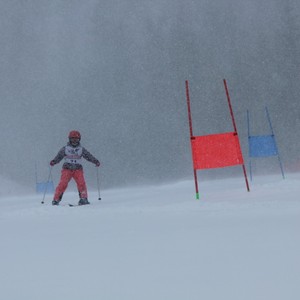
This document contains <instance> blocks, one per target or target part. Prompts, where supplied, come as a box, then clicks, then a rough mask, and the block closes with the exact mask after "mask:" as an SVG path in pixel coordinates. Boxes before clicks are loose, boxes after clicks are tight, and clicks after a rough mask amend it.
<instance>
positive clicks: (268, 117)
mask: <svg viewBox="0 0 300 300" xmlns="http://www.w3.org/2000/svg"><path fill="white" fill-rule="evenodd" d="M265 109H266V115H267V119H268V122H269V125H270V129H271V133H272V136H273V138H274V142H275V147H276V151H277V157H278V162H279V166H280V170H281V174H282V178H283V179H285V176H284V172H283V167H282V163H281V159H280V155H279V151H278V147H277V142H276V139H275V135H274V131H273V126H272V123H271V119H270V115H269V111H268V108H267V107H265Z"/></svg>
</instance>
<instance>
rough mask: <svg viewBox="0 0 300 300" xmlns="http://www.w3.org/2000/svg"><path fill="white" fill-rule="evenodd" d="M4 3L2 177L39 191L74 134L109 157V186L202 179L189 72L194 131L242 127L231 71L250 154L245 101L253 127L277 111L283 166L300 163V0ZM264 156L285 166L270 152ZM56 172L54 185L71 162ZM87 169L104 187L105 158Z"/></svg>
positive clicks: (0, 33)
mask: <svg viewBox="0 0 300 300" xmlns="http://www.w3.org/2000/svg"><path fill="white" fill-rule="evenodd" d="M0 7H1V9H0V40H1V47H0V62H1V71H0V79H1V80H0V97H1V110H0V114H1V118H0V128H1V131H0V137H1V144H0V145H1V146H0V147H1V160H0V165H1V173H2V175H3V176H5V177H8V178H10V179H13V180H16V181H18V182H22V183H24V184H27V185H32V186H33V185H34V181H35V174H34V169H35V164H37V166H38V175H39V177H40V178H39V179H40V180H45V179H46V178H47V175H48V163H49V161H50V160H51V159H52V158H53V157H54V156H55V155H56V153H57V152H58V150H59V149H60V148H61V147H62V146H64V144H65V143H66V142H67V135H68V132H69V131H70V130H72V129H76V130H79V131H80V132H81V134H82V145H83V146H85V147H86V148H87V149H88V150H89V151H90V152H91V153H92V154H94V155H95V156H96V157H97V158H99V159H100V161H101V163H102V167H101V169H100V170H101V171H100V172H101V182H102V183H101V185H102V187H112V186H113V187H115V186H121V185H125V184H134V183H152V182H154V183H156V182H162V181H170V180H177V179H186V178H192V160H191V153H190V141H189V129H188V120H187V109H186V100H185V80H186V79H188V80H189V83H190V96H191V102H192V113H193V125H194V133H195V135H204V134H210V133H217V132H224V131H231V130H232V124H231V120H230V115H229V111H228V107H227V102H226V96H225V92H224V88H223V82H222V80H223V78H226V79H227V83H228V87H229V92H230V95H231V101H232V105H233V110H234V113H235V117H236V123H237V128H238V132H239V135H240V140H241V145H242V150H243V154H244V158H245V160H246V163H247V156H248V154H247V147H248V141H247V120H246V110H247V109H249V110H250V113H251V117H252V118H253V124H252V126H253V127H252V132H253V133H256V134H264V133H266V134H268V133H269V128H268V126H267V125H266V123H265V119H264V118H265V116H264V107H265V106H267V107H268V109H269V112H270V117H271V120H272V122H273V127H274V132H275V135H276V138H277V142H278V146H279V151H280V153H281V157H282V160H283V165H284V167H285V168H286V169H287V168H291V169H292V168H295V165H297V163H298V164H299V146H300V141H299V129H300V119H299V108H300V103H299V99H298V97H299V94H300V85H299V82H300V81H299V79H300V75H299V70H300V53H299V47H300V41H299V39H300V26H299V25H300V4H299V1H296V0H285V1H283V0H272V1H271V0H268V1H261V0H244V1H239V0H228V1H223V0H216V1H207V0H206V1H201V0H197V1H196V0H194V1H193V0H186V1H182V0H155V1H141V0H131V1H130V0H122V1H121V0H119V1H104V0H102V1H100V0H85V1H81V0H80V1H79V0H75V1H65V0H61V1H58V0H52V1H43V0H31V1H30V0H28V1H22V0H0ZM261 165H262V166H263V167H264V168H266V169H270V170H273V169H274V170H275V172H277V171H278V173H279V167H278V165H277V161H276V160H273V159H272V158H270V159H269V160H268V161H266V162H262V163H261ZM54 168H55V170H54V174H53V176H54V181H56V182H57V180H58V176H59V172H60V168H61V166H55V167H54ZM299 168H300V164H299ZM85 170H86V176H87V181H88V184H89V185H90V186H93V185H95V184H96V179H95V169H94V167H93V166H91V165H89V164H88V163H87V164H85ZM259 170H260V167H259V166H257V172H258V171H259ZM214 172H221V173H222V172H223V174H226V172H227V171H224V170H214ZM228 172H230V171H228ZM213 174H216V173H213ZM204 176H206V175H204ZM213 176H214V175H213ZM200 180H201V175H200Z"/></svg>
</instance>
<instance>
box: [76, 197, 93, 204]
mask: <svg viewBox="0 0 300 300" xmlns="http://www.w3.org/2000/svg"><path fill="white" fill-rule="evenodd" d="M86 204H90V202H89V201H88V199H87V198H81V199H80V200H79V202H78V205H86Z"/></svg>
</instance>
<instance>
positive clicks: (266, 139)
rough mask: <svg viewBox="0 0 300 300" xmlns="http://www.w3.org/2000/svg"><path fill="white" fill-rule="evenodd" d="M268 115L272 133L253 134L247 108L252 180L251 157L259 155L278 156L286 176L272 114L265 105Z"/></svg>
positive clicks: (281, 168)
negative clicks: (271, 117)
mask: <svg viewBox="0 0 300 300" xmlns="http://www.w3.org/2000/svg"><path fill="white" fill-rule="evenodd" d="M265 110H266V117H267V120H268V123H269V126H270V131H271V134H269V135H251V134H250V114H249V111H248V110H247V123H248V142H249V158H250V160H249V168H250V178H251V180H252V167H251V158H259V157H270V156H277V157H278V162H279V166H280V170H281V174H282V178H284V172H283V167H282V164H281V159H280V156H279V152H278V148H277V144H276V140H275V135H274V132H273V126H272V123H271V119H270V115H269V111H268V108H267V107H265Z"/></svg>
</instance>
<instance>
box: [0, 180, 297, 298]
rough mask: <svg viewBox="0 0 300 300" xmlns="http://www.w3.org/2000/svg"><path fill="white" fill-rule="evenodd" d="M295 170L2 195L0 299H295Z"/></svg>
mask: <svg viewBox="0 0 300 300" xmlns="http://www.w3.org/2000/svg"><path fill="white" fill-rule="evenodd" d="M299 183H300V174H288V175H287V178H286V179H285V180H282V179H281V178H280V176H279V175H276V176H269V177H255V178H254V182H252V183H251V192H250V193H248V192H247V191H246V187H245V183H244V181H243V179H242V178H238V179H228V180H216V181H209V182H201V180H199V189H200V198H201V199H200V200H195V192H194V185H193V182H192V181H185V182H178V183H174V184H170V185H162V186H147V187H136V188H128V189H120V190H107V191H103V192H102V193H101V197H102V200H101V201H98V200H97V198H98V195H97V193H96V192H95V193H93V192H91V193H90V196H89V199H90V201H91V203H92V204H91V205H90V206H85V207H73V208H72V207H68V206H67V203H76V202H77V194H76V193H75V192H74V193H73V192H70V193H67V194H66V195H65V197H64V199H63V202H62V206H60V207H53V206H51V205H50V203H51V196H47V197H46V199H45V204H44V205H42V204H41V200H42V196H40V195H38V196H37V195H33V196H25V197H24V196H23V197H20V196H11V197H3V196H2V197H1V198H0V238H1V247H0V254H1V255H0V266H1V271H0V274H1V275H0V276H1V277H0V284H1V289H0V299H5V300H20V299H22V300H27V299H28V300H34V299H43V300H48V299H49V300H54V299H55V300H67V299H72V300H79V299H80V300H82V299H87V300H93V299H95V300H96V299H97V300H99V299H103V300H125V299H126V300H127V299H128V300H137V299H138V300H150V299H151V300H199V299H205V300H209V299H214V300H215V299H216V300H221V299H230V300H235V299H236V300H237V299H238V300H245V299H246V300H248V299H249V300H250V299H251V300H254V299H255V300H259V299H263V300H277V299H278V300H279V299H282V300H293V299H295V300H296V299H300V271H299V270H300V234H299V232H300V184H299Z"/></svg>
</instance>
